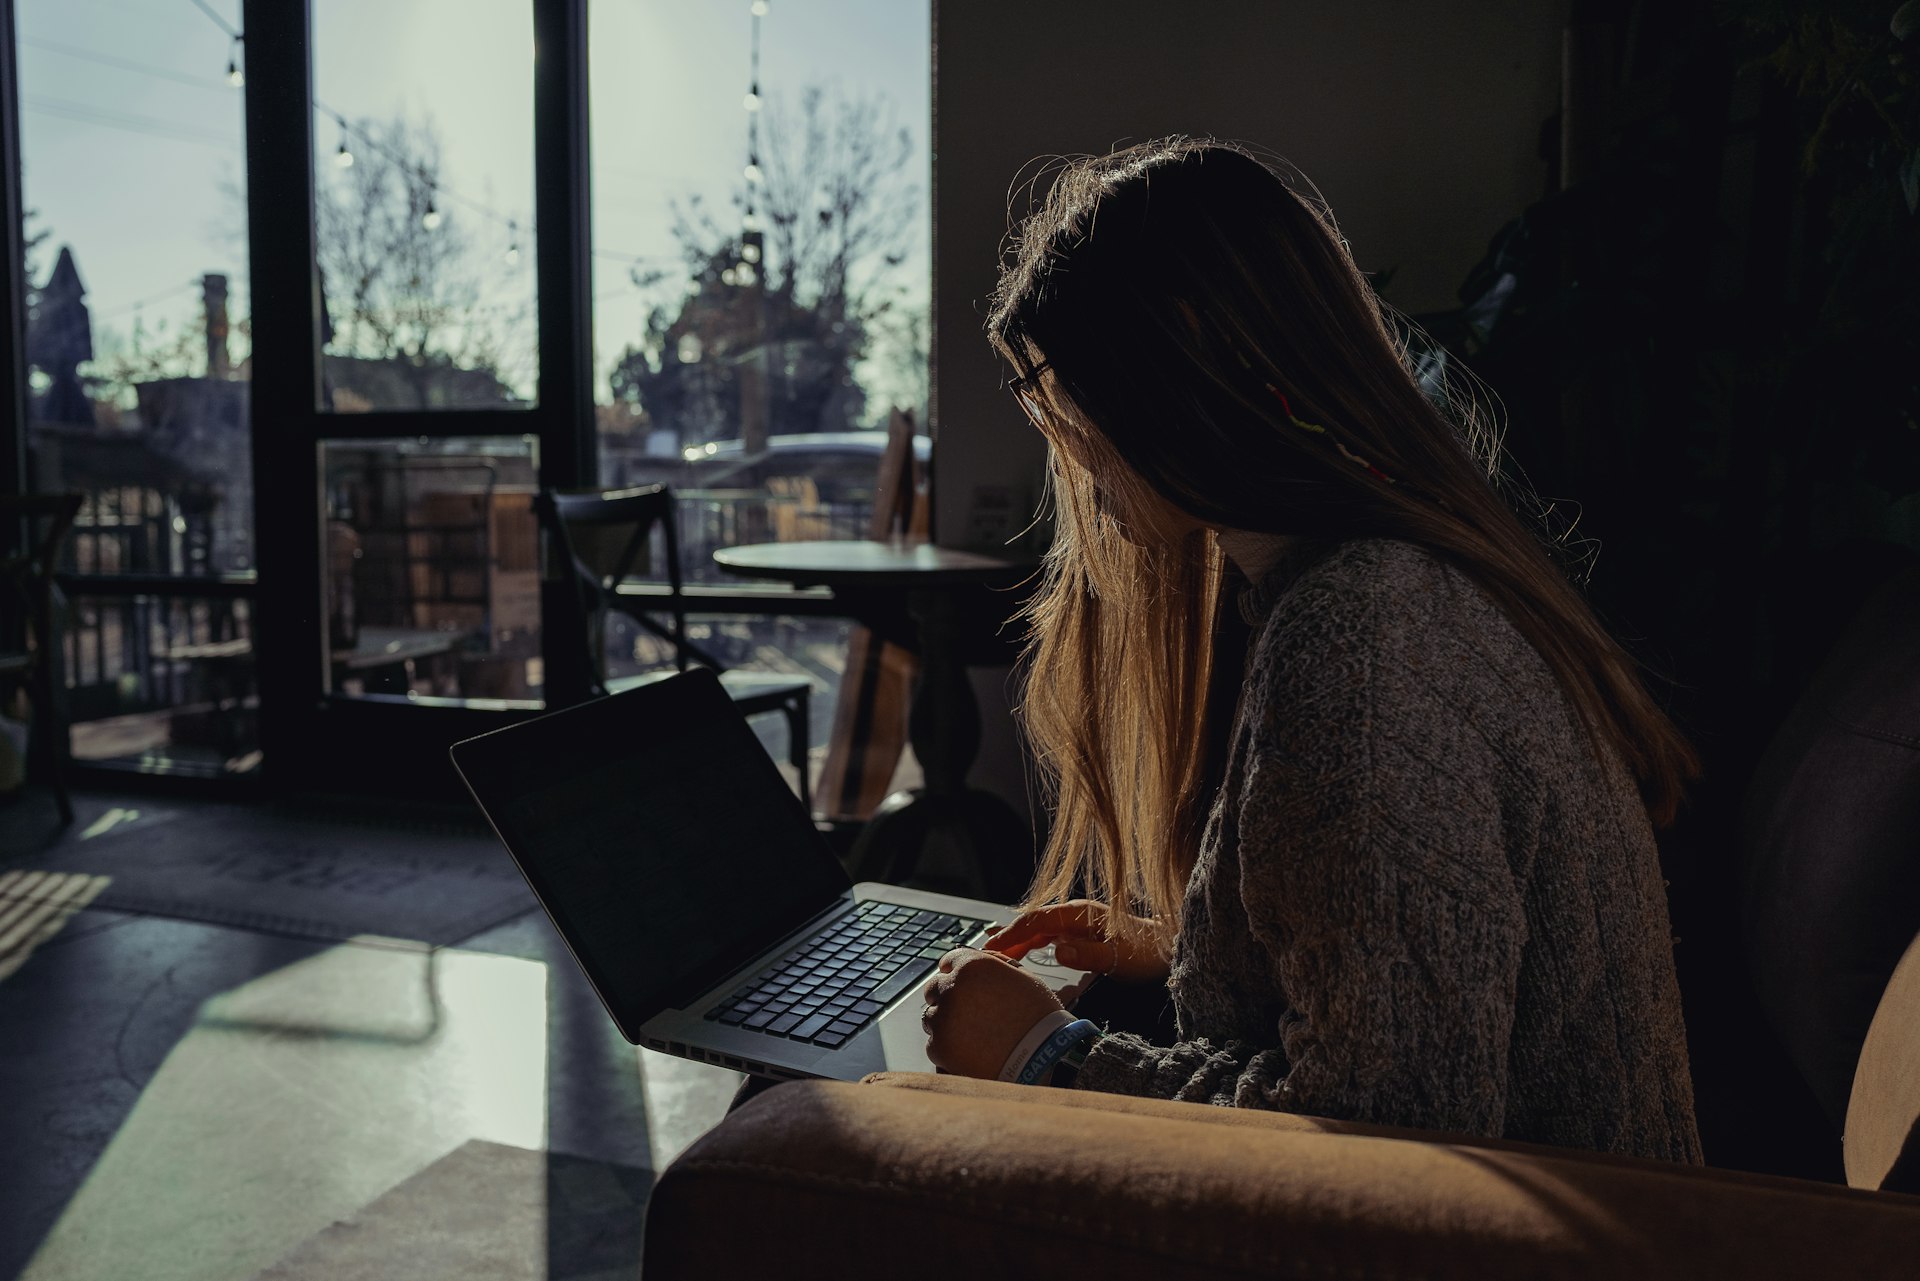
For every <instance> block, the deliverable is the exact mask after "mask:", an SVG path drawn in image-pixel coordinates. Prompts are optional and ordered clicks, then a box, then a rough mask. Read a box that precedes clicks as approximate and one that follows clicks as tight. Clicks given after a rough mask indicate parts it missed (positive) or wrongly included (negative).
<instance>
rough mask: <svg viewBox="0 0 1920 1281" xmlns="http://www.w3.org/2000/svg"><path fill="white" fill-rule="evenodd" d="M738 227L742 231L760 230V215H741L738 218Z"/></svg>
mask: <svg viewBox="0 0 1920 1281" xmlns="http://www.w3.org/2000/svg"><path fill="white" fill-rule="evenodd" d="M740 229H741V230H742V231H758V230H760V215H759V214H756V213H750V214H745V215H743V216H742V217H741V219H740Z"/></svg>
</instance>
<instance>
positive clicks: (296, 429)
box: [241, 0, 326, 778]
mask: <svg viewBox="0 0 1920 1281" xmlns="http://www.w3.org/2000/svg"><path fill="white" fill-rule="evenodd" d="M241 20H242V30H243V31H244V32H245V33H246V41H247V86H246V130H247V139H246V144H247V231H248V239H249V245H248V261H249V270H250V273H251V275H250V286H249V288H250V290H251V294H252V301H253V386H252V405H253V492H254V539H255V543H256V546H257V548H258V557H257V563H258V566H259V591H258V595H257V598H256V605H257V609H258V613H257V615H256V617H255V618H254V638H255V644H256V645H257V646H258V647H259V652H260V655H261V662H260V664H259V668H258V673H259V688H260V745H261V750H262V752H263V753H264V754H265V756H266V758H267V759H268V760H270V761H272V762H273V765H272V766H271V767H270V768H272V769H273V770H274V772H275V773H276V775H278V776H279V777H282V778H298V777H300V776H302V775H303V774H305V773H306V772H307V768H308V766H309V764H310V763H311V762H312V761H313V760H314V759H315V758H316V757H319V756H322V755H324V751H325V749H324V747H323V745H321V744H318V743H315V742H313V741H312V738H313V736H312V734H311V733H310V732H309V731H310V728H311V724H312V720H313V713H314V710H315V709H316V708H317V706H318V704H319V701H320V697H321V690H322V689H323V688H324V683H323V682H324V678H325V675H326V672H325V663H326V655H325V651H324V649H323V644H322V642H323V636H322V632H321V628H322V626H323V621H322V620H323V618H324V611H325V602H324V579H323V576H322V573H321V568H320V564H321V562H320V554H321V515H320V501H321V493H320V468H319V453H318V447H317V445H316V444H315V429H316V427H317V425H318V424H317V421H316V420H317V418H318V413H317V410H316V406H317V405H318V403H319V401H318V395H319V387H320V343H319V334H320V282H319V273H318V268H317V264H316V260H315V257H314V245H315V232H314V221H313V109H312V96H313V48H312V39H311V19H310V15H309V6H308V3H307V0H293V2H291V3H290V2H289V0H242V5H241ZM283 771H284V772H283Z"/></svg>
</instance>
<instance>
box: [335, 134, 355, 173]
mask: <svg viewBox="0 0 1920 1281" xmlns="http://www.w3.org/2000/svg"><path fill="white" fill-rule="evenodd" d="M333 163H334V164H336V165H338V166H340V168H342V169H351V168H353V153H352V152H351V151H348V150H347V144H346V141H345V140H344V139H342V140H341V143H340V150H338V151H336V152H334V153H333Z"/></svg>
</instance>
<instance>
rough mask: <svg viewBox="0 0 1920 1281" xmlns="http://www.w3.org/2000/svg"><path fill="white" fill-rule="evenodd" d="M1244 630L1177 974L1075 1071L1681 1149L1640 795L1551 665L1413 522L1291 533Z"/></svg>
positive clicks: (1572, 1138)
mask: <svg viewBox="0 0 1920 1281" xmlns="http://www.w3.org/2000/svg"><path fill="white" fill-rule="evenodd" d="M1240 608H1241V612H1242V614H1243V616H1245V617H1246V619H1247V621H1248V623H1249V624H1250V625H1252V627H1253V628H1254V639H1253V641H1252V642H1251V652H1250V654H1249V659H1248V668H1247V678H1246V681H1245V684H1244V686H1243V688H1242V692H1241V695H1240V706H1239V712H1238V715H1237V717H1236V722H1235V725H1234V728H1233V734H1232V739H1231V747H1230V749H1229V756H1228V761H1227V767H1226V775H1225V781H1224V782H1223V784H1222V785H1221V788H1220V791H1219V794H1218V796H1217V798H1216V800H1215V803H1214V807H1213V810H1212V813H1211V816H1210V817H1209V819H1208V823H1207V827H1206V830H1205V834H1204V837H1203V839H1202V843H1201V850H1200V855H1199V859H1198V862H1197V863H1196V864H1195V866H1194V869H1193V875H1192V878H1191V879H1190V880H1189V881H1188V883H1187V892H1186V899H1185V902H1184V904H1183V907H1182V913H1181V928H1180V935H1179V943H1178V945H1177V947H1176V949H1175V953H1174V959H1173V973H1172V977H1171V979H1170V981H1169V987H1170V989H1171V991H1172V995H1173V1001H1174V1010H1175V1014H1176V1016H1177V1018H1178V1023H1179V1034H1180V1041H1179V1043H1178V1044H1176V1045H1173V1046H1158V1045H1153V1044H1150V1043H1149V1042H1147V1041H1146V1040H1143V1039H1142V1038H1140V1037H1138V1036H1135V1035H1132V1034H1128V1033H1115V1034H1112V1035H1109V1036H1106V1037H1104V1038H1102V1039H1101V1040H1100V1041H1099V1042H1098V1043H1097V1044H1096V1045H1095V1047H1094V1049H1093V1052H1092V1053H1091V1054H1090V1055H1089V1056H1088V1057H1087V1061H1086V1063H1085V1065H1084V1066H1083V1068H1082V1069H1081V1071H1080V1074H1079V1077H1078V1079H1077V1080H1076V1082H1075V1084H1076V1085H1077V1086H1078V1087H1080V1088H1084V1089H1091V1090H1103V1091H1108V1092H1112V1093H1121V1094H1140V1095H1151V1096H1158V1097H1161V1098H1176V1099H1190V1100H1201V1101H1205V1102H1211V1103H1216V1104H1221V1105H1231V1106H1238V1107H1258V1108H1271V1109H1276V1110H1281V1111H1287V1112H1297V1113H1304V1114H1307V1115H1312V1116H1322V1117H1333V1118H1340V1119H1346V1120H1355V1121H1369V1122H1374V1123H1378V1124H1383V1125H1400V1126H1414V1127H1419V1128H1423V1129H1434V1130H1445V1131H1452V1132H1456V1133H1466V1134H1482V1135H1493V1136H1505V1137H1507V1138H1512V1139H1524V1140H1530V1141H1533V1142H1539V1143H1550V1144H1555V1145H1559V1146H1565V1147H1577V1148H1590V1149H1596V1150H1600V1151H1606V1152H1618V1153H1627V1154H1632V1155H1638V1156H1646V1157H1656V1158H1662V1159H1666V1160H1672V1161H1685V1162H1692V1163H1698V1162H1699V1161H1700V1160H1701V1154H1700V1139H1699V1135H1698V1132H1697V1131H1696V1129H1695V1125H1694V1114H1693V1086H1692V1083H1691V1080H1690V1078H1689V1076H1688V1068H1687V1044H1686V1036H1685V1032H1684V1030H1683V1028H1682V1026H1681V1021H1680V993H1679V989H1678V987H1677V985H1676V984H1675V981H1674V966H1673V950H1672V945H1671V941H1670V938H1669V933H1668V931H1669V928H1670V927H1669V923H1668V917H1667V904H1666V897H1665V893H1664V885H1663V882H1662V880H1661V877H1660V867H1659V863H1658V859H1657V855H1656V849H1655V845H1654V838H1653V830H1652V827H1651V825H1650V824H1649V822H1648V819H1647V813H1646V809H1645V806H1644V805H1643V804H1642V802H1641V800H1640V797H1639V793H1638V790H1637V788H1636V786H1635V784H1634V781H1633V779H1632V778H1631V776H1630V775H1629V774H1628V773H1627V772H1626V770H1625V768H1624V766H1623V765H1622V763H1621V762H1620V760H1619V758H1618V756H1617V754H1616V753H1614V752H1612V751H1611V750H1609V751H1607V752H1606V753H1605V754H1604V756H1603V757H1599V758H1597V757H1596V756H1595V754H1594V753H1593V752H1592V750H1591V749H1590V748H1589V746H1588V743H1587V740H1586V737H1585V735H1584V734H1583V733H1582V731H1581V729H1580V726H1579V722H1578V720H1577V718H1576V715H1575V713H1574V711H1573V708H1572V706H1571V705H1570V704H1569V703H1568V702H1567V701H1566V698H1565V695H1564V693H1563V692H1562V690H1561V687H1560V684H1559V682H1558V680H1557V679H1556V677H1555V676H1554V674H1553V671H1552V669H1551V668H1550V667H1549V666H1548V665H1547V664H1546V662H1545V660H1543V659H1542V658H1541V657H1540V656H1539V654H1538V652H1537V651H1536V650H1535V649H1534V648H1533V647H1532V645H1531V644H1530V643H1529V642H1528V641H1527V639H1526V638H1525V636H1524V635H1522V634H1521V632H1520V631H1519V630H1518V629H1517V628H1516V627H1515V626H1514V625H1513V624H1512V622H1511V621H1510V620H1509V619H1508V618H1507V617H1506V615H1505V614H1504V613H1503V612H1502V611H1501V610H1500V608H1499V607H1498V606H1497V605H1496V604H1495V602H1494V601H1493V600H1492V599H1491V598H1490V597H1488V596H1487V595H1486V594H1485V593H1484V592H1483V591H1482V589H1481V588H1480V587H1479V586H1478V584H1476V583H1475V582H1474V581H1473V580H1472V579H1471V578H1470V577H1469V576H1468V575H1466V574H1465V573H1464V572H1463V571H1461V570H1459V569H1457V568H1455V567H1453V566H1451V565H1449V564H1447V563H1445V562H1444V561H1442V560H1440V559H1439V558H1438V557H1436V556H1434V555H1432V554H1430V553H1429V552H1427V551H1426V550H1425V549H1423V548H1421V547H1418V546H1416V545H1414V544H1412V543H1407V542H1401V541H1398V540H1392V539H1358V540H1353V541H1349V542H1344V543H1339V544H1337V545H1332V544H1327V543H1314V542H1300V543H1297V544H1295V545H1294V546H1293V547H1292V548H1290V549H1289V550H1288V551H1287V552H1286V553H1285V554H1284V555H1283V557H1282V558H1281V560H1280V561H1279V563H1277V564H1275V565H1274V566H1273V567H1272V568H1271V569H1269V570H1268V571H1267V572H1266V573H1265V574H1264V575H1263V576H1262V578H1261V580H1260V582H1259V583H1258V584H1257V585H1255V586H1253V587H1250V588H1248V589H1247V590H1246V591H1245V592H1244V593H1242V595H1241V597H1240Z"/></svg>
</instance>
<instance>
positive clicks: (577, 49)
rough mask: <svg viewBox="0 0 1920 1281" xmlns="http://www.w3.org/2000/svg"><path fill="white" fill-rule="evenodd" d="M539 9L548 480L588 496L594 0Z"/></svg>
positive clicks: (540, 266)
mask: <svg viewBox="0 0 1920 1281" xmlns="http://www.w3.org/2000/svg"><path fill="white" fill-rule="evenodd" d="M532 3H533V43H534V50H535V58H534V68H533V206H534V222H535V224H536V227H535V234H536V235H537V237H538V240H537V242H536V245H535V259H534V261H535V264H536V266H535V273H534V275H535V279H536V281H537V282H538V289H539V300H538V310H537V321H538V326H537V333H538V339H537V341H538V343H539V347H540V353H539V368H540V408H539V417H540V419H541V420H542V423H543V430H542V431H541V434H540V435H541V440H540V444H541V449H540V480H541V484H543V485H546V486H550V487H554V488H586V487H588V486H591V485H593V484H594V483H595V480H596V478H597V474H598V472H599V466H598V462H599V450H598V442H597V439H596V433H595V425H594V418H593V278H592V258H591V253H592V247H593V246H592V238H591V237H592V227H591V218H590V213H591V201H590V194H591V191H590V183H589V165H590V161H591V156H590V152H589V150H588V145H587V116H588V111H587V104H588V97H587V0H532Z"/></svg>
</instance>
